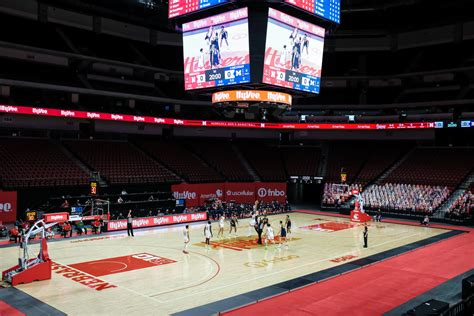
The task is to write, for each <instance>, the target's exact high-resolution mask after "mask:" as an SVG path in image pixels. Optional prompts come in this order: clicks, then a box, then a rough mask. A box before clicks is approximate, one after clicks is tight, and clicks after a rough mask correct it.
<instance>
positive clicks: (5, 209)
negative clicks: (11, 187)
mask: <svg viewBox="0 0 474 316" xmlns="http://www.w3.org/2000/svg"><path fill="white" fill-rule="evenodd" d="M16 203H17V192H16V191H0V222H3V223H9V222H14V221H15V220H16V211H17V210H16V205H17V204H16Z"/></svg>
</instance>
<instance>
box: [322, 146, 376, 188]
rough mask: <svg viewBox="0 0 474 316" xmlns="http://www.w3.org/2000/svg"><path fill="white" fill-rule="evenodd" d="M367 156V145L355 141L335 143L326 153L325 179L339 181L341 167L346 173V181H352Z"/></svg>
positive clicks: (333, 181)
mask: <svg viewBox="0 0 474 316" xmlns="http://www.w3.org/2000/svg"><path fill="white" fill-rule="evenodd" d="M368 157H369V152H368V149H367V146H366V145H364V144H357V143H352V144H351V143H349V144H347V143H344V144H339V143H335V144H333V145H331V147H330V149H329V154H328V163H327V169H326V181H328V182H332V183H341V168H344V169H345V171H346V173H347V180H346V183H353V182H354V180H355V178H356V176H357V174H358V172H359V170H361V168H362V166H363V165H364V163H365V161H366V160H367V158H368Z"/></svg>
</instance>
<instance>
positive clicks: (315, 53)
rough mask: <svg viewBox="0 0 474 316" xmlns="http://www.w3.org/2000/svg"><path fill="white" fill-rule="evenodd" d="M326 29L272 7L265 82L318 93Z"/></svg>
mask: <svg viewBox="0 0 474 316" xmlns="http://www.w3.org/2000/svg"><path fill="white" fill-rule="evenodd" d="M324 34H325V29H324V28H321V27H319V26H316V25H314V24H311V23H308V22H305V21H303V20H300V19H297V18H295V17H292V16H290V15H288V14H285V13H283V12H280V11H277V10H275V9H272V8H270V9H269V16H268V23H267V39H266V48H265V59H264V69H263V83H267V84H271V85H275V86H280V87H285V88H291V89H295V90H301V91H305V92H311V93H319V89H320V82H321V68H322V63H323V52H324Z"/></svg>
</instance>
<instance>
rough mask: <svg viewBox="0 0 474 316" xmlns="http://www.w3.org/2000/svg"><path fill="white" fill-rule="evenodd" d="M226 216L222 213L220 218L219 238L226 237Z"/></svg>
mask: <svg viewBox="0 0 474 316" xmlns="http://www.w3.org/2000/svg"><path fill="white" fill-rule="evenodd" d="M224 223H225V216H224V215H221V217H220V218H219V231H218V232H217V238H224V226H225V224H224Z"/></svg>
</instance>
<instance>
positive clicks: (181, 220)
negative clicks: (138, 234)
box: [107, 212, 207, 231]
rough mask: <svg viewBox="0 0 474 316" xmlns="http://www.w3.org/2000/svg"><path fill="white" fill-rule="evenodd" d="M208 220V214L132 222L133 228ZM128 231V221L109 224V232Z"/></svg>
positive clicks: (152, 218)
mask: <svg viewBox="0 0 474 316" xmlns="http://www.w3.org/2000/svg"><path fill="white" fill-rule="evenodd" d="M205 220H207V213H205V212H201V213H194V214H178V215H169V216H156V217H145V218H137V219H134V220H133V222H132V225H133V228H143V227H154V226H163V225H170V224H180V223H190V222H199V221H205ZM124 229H127V220H126V219H122V220H116V221H110V222H108V223H107V231H115V230H124Z"/></svg>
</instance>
